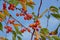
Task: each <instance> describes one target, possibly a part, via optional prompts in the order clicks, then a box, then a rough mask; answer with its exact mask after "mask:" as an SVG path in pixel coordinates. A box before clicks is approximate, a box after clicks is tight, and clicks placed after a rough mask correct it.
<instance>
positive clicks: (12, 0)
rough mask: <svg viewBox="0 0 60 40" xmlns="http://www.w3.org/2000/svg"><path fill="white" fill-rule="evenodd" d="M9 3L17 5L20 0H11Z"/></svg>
mask: <svg viewBox="0 0 60 40" xmlns="http://www.w3.org/2000/svg"><path fill="white" fill-rule="evenodd" d="M9 3H10V4H14V5H15V6H17V5H18V4H19V2H18V0H10V1H9Z"/></svg>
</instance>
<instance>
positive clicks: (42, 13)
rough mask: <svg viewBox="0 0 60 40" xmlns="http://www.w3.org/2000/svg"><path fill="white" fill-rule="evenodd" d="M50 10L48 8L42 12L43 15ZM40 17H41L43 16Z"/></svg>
mask: <svg viewBox="0 0 60 40" xmlns="http://www.w3.org/2000/svg"><path fill="white" fill-rule="evenodd" d="M47 11H48V9H46V10H45V11H44V12H42V14H41V15H40V16H41V17H43V15H44V14H45V13H46V12H47ZM41 17H39V18H41Z"/></svg>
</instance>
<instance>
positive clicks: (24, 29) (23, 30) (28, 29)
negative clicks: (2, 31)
mask: <svg viewBox="0 0 60 40" xmlns="http://www.w3.org/2000/svg"><path fill="white" fill-rule="evenodd" d="M26 30H27V31H28V32H31V30H30V28H23V29H22V30H21V32H22V33H24V32H25V31H26Z"/></svg>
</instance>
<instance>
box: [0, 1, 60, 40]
mask: <svg viewBox="0 0 60 40" xmlns="http://www.w3.org/2000/svg"><path fill="white" fill-rule="evenodd" d="M33 1H34V2H35V4H36V5H35V8H34V10H32V9H31V8H29V7H28V12H29V13H32V12H35V13H36V14H37V12H38V11H37V10H38V6H39V3H40V0H33ZM2 4H3V0H1V1H0V10H2ZM7 6H8V4H7ZM50 6H56V7H59V6H60V0H59V1H58V2H57V0H43V4H42V7H41V11H40V13H42V12H43V11H44V10H45V9H46V8H49V7H50ZM17 7H18V8H20V7H21V6H20V5H18V6H17ZM9 13H10V14H12V15H13V16H14V17H15V18H16V19H17V20H19V21H20V22H21V23H22V24H23V25H25V26H26V27H28V25H29V24H31V23H33V20H30V21H25V20H23V17H16V16H15V14H16V13H20V11H19V10H14V11H9ZM47 13H48V12H47ZM47 13H46V14H45V15H47ZM45 15H44V16H43V17H42V18H41V19H40V21H41V25H42V27H46V26H47V18H46V17H45ZM59 23H60V22H59V20H57V19H55V18H54V17H52V16H51V17H50V19H49V27H48V29H49V31H53V30H54V29H56V27H57V26H58V24H59ZM3 25H4V23H3ZM0 36H4V37H7V38H8V39H9V40H12V37H11V36H12V34H11V33H9V34H7V35H6V33H5V31H4V33H3V32H1V31H0ZM30 38H31V34H30V33H28V32H27V31H26V32H25V33H24V34H23V37H22V40H30Z"/></svg>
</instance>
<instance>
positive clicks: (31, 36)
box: [31, 30, 35, 40]
mask: <svg viewBox="0 0 60 40" xmlns="http://www.w3.org/2000/svg"><path fill="white" fill-rule="evenodd" d="M34 32H35V30H33V33H32V36H31V40H32V39H33V35H34Z"/></svg>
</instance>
